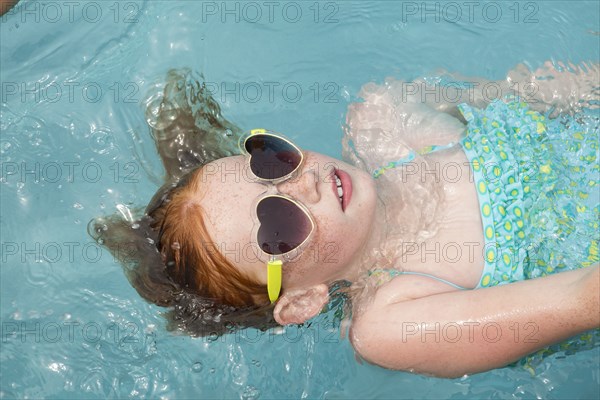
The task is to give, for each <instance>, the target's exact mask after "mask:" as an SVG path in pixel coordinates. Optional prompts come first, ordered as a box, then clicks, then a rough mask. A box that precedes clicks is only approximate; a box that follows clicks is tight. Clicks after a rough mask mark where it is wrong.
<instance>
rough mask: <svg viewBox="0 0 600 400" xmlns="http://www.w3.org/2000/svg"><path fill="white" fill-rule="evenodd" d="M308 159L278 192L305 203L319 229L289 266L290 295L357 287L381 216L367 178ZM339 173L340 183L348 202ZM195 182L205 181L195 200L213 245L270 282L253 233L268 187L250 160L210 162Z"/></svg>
mask: <svg viewBox="0 0 600 400" xmlns="http://www.w3.org/2000/svg"><path fill="white" fill-rule="evenodd" d="M303 153H304V157H305V159H304V163H303V164H302V167H301V170H300V173H299V174H298V175H297V176H296V177H295V178H293V179H292V180H287V181H284V182H282V183H279V184H277V185H276V189H277V191H278V192H279V193H281V194H284V195H287V196H289V197H292V198H293V199H295V200H296V201H298V202H300V203H302V204H303V205H304V206H305V207H306V208H307V209H308V211H309V212H310V214H311V215H312V217H313V219H314V221H315V224H316V226H315V230H314V232H313V235H312V237H311V238H310V241H309V243H308V244H307V246H306V247H305V248H304V250H303V251H302V253H301V255H300V256H298V257H297V258H295V259H294V260H292V261H289V262H285V261H284V264H283V281H282V286H283V288H284V289H296V288H302V287H308V286H312V285H316V284H321V283H327V284H328V283H331V282H333V281H335V280H338V279H348V280H351V281H352V280H353V278H354V276H353V275H352V274H353V273H354V272H353V271H354V270H355V268H352V266H354V265H357V264H358V262H359V261H360V255H361V254H362V250H363V248H364V245H365V244H366V242H367V239H368V238H369V235H370V233H371V228H372V224H373V220H374V214H375V205H376V199H377V198H376V192H375V184H374V181H373V179H372V178H371V176H370V175H369V174H367V173H366V172H364V171H362V170H359V169H357V168H355V167H353V166H351V165H349V164H346V163H344V162H342V161H339V160H336V159H334V158H331V157H328V156H325V155H323V154H318V153H313V152H308V151H307V152H303ZM334 174H335V175H337V176H338V177H340V178H341V180H342V185H343V191H344V194H343V197H344V200H343V204H342V203H340V199H339V195H338V189H337V186H336V179H335V175H334ZM196 179H198V180H200V182H199V183H200V184H199V185H198V187H199V189H198V192H197V193H196V200H197V201H198V202H199V203H200V205H201V207H202V208H203V210H204V213H205V217H206V220H205V223H206V228H207V230H208V233H209V235H210V236H211V238H212V240H213V243H212V244H211V245H212V246H214V248H216V249H217V250H218V251H220V253H221V254H223V255H224V256H225V257H227V259H228V260H229V261H230V262H231V263H232V264H233V265H235V266H236V267H237V268H239V269H240V271H242V272H243V273H245V274H247V275H248V276H250V277H252V278H254V279H256V280H258V281H259V282H261V283H264V284H266V282H267V267H266V263H265V262H264V261H261V260H260V259H258V258H257V257H256V255H257V254H259V253H260V249H259V248H258V246H257V245H256V243H255V242H256V238H253V237H251V235H252V231H253V227H254V217H253V215H256V205H255V204H256V199H257V198H258V197H259V196H261V194H263V193H264V192H266V191H267V189H269V187H268V186H266V185H265V184H264V183H260V182H258V181H257V180H256V179H255V178H254V176H253V175H252V174H251V172H249V168H248V159H247V157H246V156H233V157H226V158H222V159H219V160H216V161H213V162H211V163H209V164H206V165H205V166H203V167H202V169H201V171H200V173H199V174H198V175H196ZM271 189H272V188H271Z"/></svg>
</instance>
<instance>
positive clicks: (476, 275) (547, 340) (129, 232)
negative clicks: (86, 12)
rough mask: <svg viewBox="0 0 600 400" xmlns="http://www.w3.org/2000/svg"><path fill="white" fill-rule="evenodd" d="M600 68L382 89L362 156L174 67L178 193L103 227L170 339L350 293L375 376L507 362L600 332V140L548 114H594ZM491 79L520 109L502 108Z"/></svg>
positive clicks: (99, 227) (173, 158)
mask: <svg viewBox="0 0 600 400" xmlns="http://www.w3.org/2000/svg"><path fill="white" fill-rule="evenodd" d="M542 73H543V74H545V76H544V77H543V78H542V79H541V78H540V75H542ZM597 73H598V67H597V66H594V67H593V68H588V69H587V70H585V71H584V70H576V71H574V72H572V73H570V74H566V75H565V74H561V73H558V72H557V71H556V70H555V69H554V68H553V67H552V66H550V65H546V66H545V68H544V69H543V70H540V71H536V74H533V75H532V74H529V73H527V72H526V70H525V69H524V68H523V67H520V68H517V69H516V70H515V71H513V72H511V73H510V74H509V77H508V78H507V80H506V81H502V82H487V81H483V80H470V81H468V82H466V81H463V82H461V83H460V84H458V83H456V81H452V82H450V83H447V84H443V82H437V83H436V84H435V85H431V84H430V83H429V82H426V81H424V80H417V81H414V82H402V81H393V80H389V81H387V82H386V83H385V84H384V85H382V86H378V85H374V84H369V85H366V86H365V87H364V88H363V90H362V92H361V97H362V98H363V99H364V100H365V101H364V102H362V103H355V104H351V105H350V107H349V111H348V116H347V124H346V127H345V128H346V129H345V130H346V135H345V137H344V139H343V155H344V158H345V159H346V160H347V161H348V163H347V162H343V161H339V160H336V159H332V158H330V157H327V156H325V155H322V154H319V153H315V152H310V151H306V150H304V149H300V148H299V147H298V146H296V145H295V144H294V143H292V142H291V141H290V140H288V139H286V138H285V137H284V136H283V135H280V134H276V133H274V132H270V131H268V130H265V129H257V130H253V131H251V132H250V134H243V133H242V132H241V130H240V129H239V128H237V127H236V126H235V125H233V124H231V123H230V122H228V121H226V120H225V119H223V117H222V116H221V114H220V109H219V107H218V105H217V104H216V103H215V102H214V100H213V99H212V98H211V97H210V94H209V93H208V92H207V90H206V88H205V87H203V86H202V85H201V84H200V83H199V82H198V80H196V79H194V77H193V76H192V75H191V74H190V73H189V71H186V70H184V71H170V72H169V75H168V77H167V81H168V83H167V85H166V87H165V91H164V95H163V97H162V99H160V101H159V102H158V103H159V106H158V107H154V105H153V103H152V102H151V103H150V104H149V105H148V112H147V116H148V121H149V124H150V126H151V128H152V132H153V134H154V138H155V140H156V143H157V148H158V152H159V154H160V156H161V158H162V160H163V164H164V165H165V169H166V172H167V175H168V177H169V178H168V179H167V183H166V184H165V185H164V186H163V187H162V188H161V189H160V190H159V191H158V192H157V194H156V195H155V196H154V198H153V199H152V200H151V202H150V204H149V205H148V207H147V208H146V210H145V212H144V213H143V214H141V213H140V215H138V216H137V217H131V216H130V215H127V213H124V215H123V217H118V216H114V217H111V218H107V219H104V218H100V219H97V220H95V221H94V223H93V224H92V225H91V227H92V232H91V233H92V234H93V235H94V237H96V238H97V240H100V241H101V242H102V243H104V244H105V245H106V246H108V247H109V249H111V251H112V252H113V253H114V254H115V255H117V256H118V257H119V258H120V260H121V261H122V262H123V265H124V266H125V267H126V271H127V273H128V277H129V278H130V280H131V282H132V284H133V285H134V286H135V287H136V289H137V290H138V292H139V293H140V294H141V295H142V296H144V297H145V298H146V299H148V300H149V301H152V302H154V303H156V304H159V305H163V306H169V307H170V309H171V311H170V318H169V319H170V321H171V328H179V329H183V330H186V331H188V332H190V333H192V334H197V335H207V334H211V333H217V334H221V333H225V332H229V331H231V330H232V329H237V328H242V327H248V326H254V327H259V328H263V329H264V328H268V327H270V326H274V325H276V324H280V325H286V324H298V323H303V322H305V321H307V320H309V319H310V318H312V317H314V316H315V315H317V314H319V312H321V311H322V310H323V308H324V307H325V306H327V304H328V303H330V301H331V300H332V299H335V298H336V296H337V295H339V294H340V293H343V294H344V295H345V296H346V297H347V298H348V299H349V301H348V302H347V304H348V305H349V307H350V305H351V310H350V311H351V315H352V325H351V329H350V336H349V337H350V340H351V342H352V344H353V346H354V348H355V350H356V351H357V353H358V354H359V355H361V356H362V357H363V358H364V359H366V360H368V361H370V362H372V363H375V364H378V365H381V366H383V367H386V368H392V369H401V370H407V371H413V372H417V373H424V374H433V375H436V376H442V377H457V376H461V375H464V374H468V373H475V372H480V371H485V370H488V369H491V368H496V367H501V366H504V365H507V364H509V363H511V362H513V361H515V360H518V359H520V358H522V357H523V356H525V355H527V354H530V353H532V352H534V351H536V350H538V349H540V348H544V347H546V346H549V345H551V344H553V343H556V342H560V341H562V340H564V339H567V338H569V337H571V336H573V335H575V334H578V333H581V332H584V331H586V330H590V329H593V328H596V327H598V326H599V318H600V317H599V314H600V306H599V303H600V300H599V294H598V293H600V290H599V289H600V288H599V282H600V275H599V268H598V261H599V258H598V239H599V238H598V216H599V211H600V194H599V193H598V190H599V186H598V182H599V176H598V173H599V171H598V169H599V168H598V161H597V160H598V158H597V157H598V136H597V131H594V130H593V129H595V128H590V127H589V125H586V124H585V122H586V121H585V118H586V117H585V114H582V113H577V115H578V118H579V119H580V120H579V122H578V121H577V120H575V119H573V118H570V117H563V118H562V119H549V116H555V115H559V116H560V115H566V114H569V113H572V112H576V111H577V109H576V108H577V107H581V106H584V107H591V106H593V104H594V103H593V101H597V99H596V98H594V97H593V95H590V93H592V94H593V93H594V92H593V91H592V90H591V89H590V86H592V87H593V85H594V83H593V82H594V81H595V79H596V81H597ZM549 76H553V77H555V78H560V79H554V80H551V79H548V78H549ZM565 76H567V78H568V77H574V78H576V79H575V80H573V81H567V82H566V83H565ZM491 84H493V86H494V89H498V90H499V91H500V92H501V93H502V94H507V93H513V94H520V95H521V96H520V97H515V96H502V100H494V101H491V102H490V99H489V93H488V91H489V88H490V87H491V86H490V85H491ZM484 87H486V91H484V90H482V89H483V88H484ZM478 88H479V89H478ZM572 89H577V90H581V93H584V94H585V95H579V93H577V91H576V90H572ZM558 90H560V92H564V93H565V94H567V93H568V94H569V95H570V96H571V97H567V95H565V96H562V97H561V96H560V92H558ZM556 95H559V96H558V100H555V98H556V97H557V96H556ZM586 96H587V97H586ZM596 97H597V93H596ZM525 100H528V102H526V101H525ZM582 101H583V103H582ZM467 102H469V103H471V105H467ZM488 103H489V104H488ZM528 103H529V104H528ZM456 104H459V105H458V107H456ZM535 109H537V110H539V111H546V114H547V116H545V115H543V114H540V113H539V112H537V111H535ZM582 122H583V123H582ZM592 126H593V125H592ZM582 267H587V268H582ZM563 271H565V272H563ZM554 272H561V273H560V274H554ZM546 275H549V276H546ZM534 278H535V279H534Z"/></svg>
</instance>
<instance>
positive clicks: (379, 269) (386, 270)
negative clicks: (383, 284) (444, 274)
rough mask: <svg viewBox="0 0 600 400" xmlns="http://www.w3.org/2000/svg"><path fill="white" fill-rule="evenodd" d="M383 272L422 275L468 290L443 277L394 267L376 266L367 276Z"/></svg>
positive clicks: (378, 274) (392, 274) (396, 274)
mask: <svg viewBox="0 0 600 400" xmlns="http://www.w3.org/2000/svg"><path fill="white" fill-rule="evenodd" d="M385 273H388V274H390V275H391V276H400V275H417V276H424V277H426V278H431V279H435V280H436V281H439V282H442V283H445V284H447V285H450V286H452V287H454V288H456V289H459V290H469V289H468V288H466V287H462V286H459V285H457V284H456V283H452V282H450V281H447V280H445V279H442V278H438V277H437V276H433V275H429V274H425V273H423V272H410V271H398V270H396V269H383V268H376V269H373V270H370V271H369V272H368V274H369V276H381V275H382V274H385Z"/></svg>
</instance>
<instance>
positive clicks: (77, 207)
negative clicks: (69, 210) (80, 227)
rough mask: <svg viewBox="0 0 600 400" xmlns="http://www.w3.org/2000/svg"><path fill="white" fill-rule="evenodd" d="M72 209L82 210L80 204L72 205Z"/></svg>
mask: <svg viewBox="0 0 600 400" xmlns="http://www.w3.org/2000/svg"><path fill="white" fill-rule="evenodd" d="M73 208H76V209H77V210H83V205H81V203H74V204H73Z"/></svg>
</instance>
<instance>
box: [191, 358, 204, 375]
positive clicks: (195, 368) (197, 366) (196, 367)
mask: <svg viewBox="0 0 600 400" xmlns="http://www.w3.org/2000/svg"><path fill="white" fill-rule="evenodd" d="M203 368H204V365H202V363H201V362H200V361H198V362H195V363H194V365H192V371H194V372H196V373H198V372H200V371H202V369H203Z"/></svg>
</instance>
